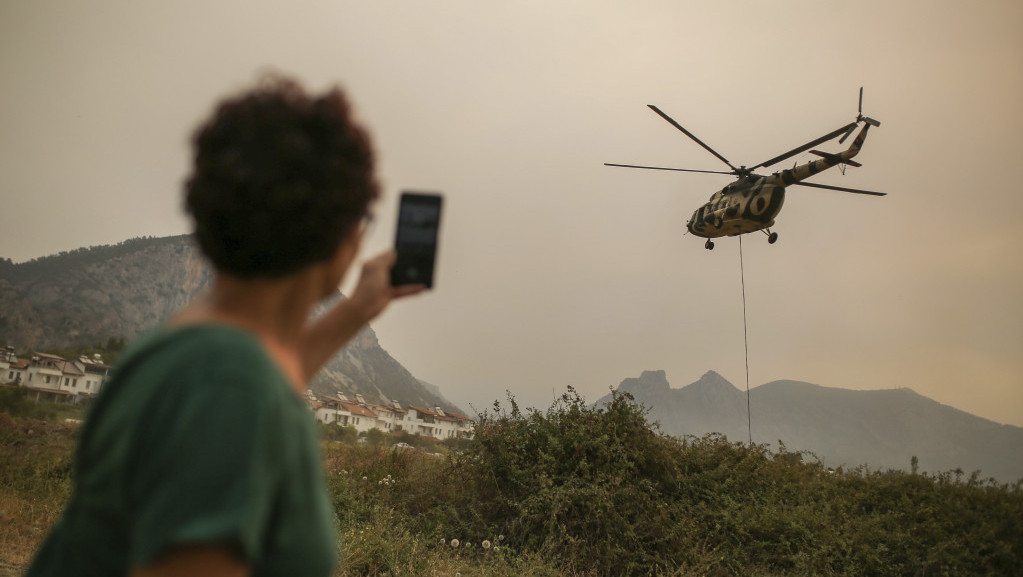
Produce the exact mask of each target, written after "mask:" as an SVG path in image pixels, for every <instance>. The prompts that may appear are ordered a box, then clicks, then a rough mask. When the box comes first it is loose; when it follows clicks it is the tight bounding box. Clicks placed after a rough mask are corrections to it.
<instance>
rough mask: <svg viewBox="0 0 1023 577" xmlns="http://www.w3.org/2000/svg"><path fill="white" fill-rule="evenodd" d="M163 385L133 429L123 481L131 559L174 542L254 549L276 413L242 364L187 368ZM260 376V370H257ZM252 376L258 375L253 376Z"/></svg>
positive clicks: (261, 524)
mask: <svg viewBox="0 0 1023 577" xmlns="http://www.w3.org/2000/svg"><path fill="white" fill-rule="evenodd" d="M183 376H185V377H186V378H184V379H182V380H181V381H178V382H174V383H169V384H168V389H169V390H168V391H167V392H166V394H161V395H159V396H158V397H157V399H158V400H159V402H158V404H159V406H155V407H151V412H152V413H154V414H153V418H152V419H147V420H146V425H145V426H144V427H142V428H141V429H140V430H139V431H138V435H139V438H138V439H136V442H137V444H136V447H137V449H136V455H135V457H136V458H135V459H134V463H133V464H132V465H131V466H130V467H129V469H128V473H127V478H126V479H125V486H126V490H127V492H128V495H127V497H128V503H129V507H130V509H131V511H130V513H129V514H130V516H131V518H132V527H131V537H130V539H131V545H130V547H131V554H130V562H131V563H132V565H133V566H139V565H146V564H148V563H151V562H153V561H155V560H157V559H158V558H159V556H160V555H162V554H164V553H166V552H168V551H170V550H171V549H173V548H174V547H175V546H181V545H196V544H202V545H224V546H226V547H230V548H232V549H234V550H236V551H237V552H238V553H239V554H240V555H241V556H242V557H243V558H244V559H245V560H246V561H248V562H250V563H251V562H254V561H255V560H257V559H258V558H259V557H260V555H261V554H262V546H263V543H264V542H265V535H266V531H267V527H268V525H269V521H270V518H271V516H272V514H273V505H274V498H275V497H274V496H275V493H276V492H275V487H276V486H277V485H278V483H279V478H280V473H279V472H277V469H278V468H279V465H278V463H280V457H281V455H280V450H281V449H280V444H279V443H277V442H275V441H276V440H278V439H279V438H280V436H281V435H283V434H285V432H284V431H281V430H280V423H279V417H278V416H277V415H278V413H276V412H275V410H274V408H275V407H274V404H273V402H271V400H270V399H268V398H267V397H266V395H265V394H260V387H259V386H253V379H259V378H260V376H259V375H254V374H252V371H251V370H246V369H244V368H235V369H229V368H223V367H217V368H216V369H213V370H208V371H205V372H203V371H197V370H193V371H191V375H183ZM264 378H265V377H264ZM257 382H258V381H257Z"/></svg>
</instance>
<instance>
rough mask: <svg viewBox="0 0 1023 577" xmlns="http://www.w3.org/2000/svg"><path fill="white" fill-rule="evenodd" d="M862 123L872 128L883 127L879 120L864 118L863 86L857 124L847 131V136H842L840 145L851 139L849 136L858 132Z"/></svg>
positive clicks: (839, 140) (839, 141)
mask: <svg viewBox="0 0 1023 577" xmlns="http://www.w3.org/2000/svg"><path fill="white" fill-rule="evenodd" d="M860 122H864V123H866V124H869V125H871V126H881V123H880V122H878V121H877V120H874V119H873V118H870V117H869V116H863V87H862V86H860V105H859V107H858V109H857V113H856V122H855V123H853V124H852V125H850V126H849V130H846V131H845V134H843V135H842V138H839V139H838V143H839V144H841V143H843V142H845V139H847V138H849V135H850V134H852V133H853V131H854V130H856V126H857V125H858V124H859V123H860Z"/></svg>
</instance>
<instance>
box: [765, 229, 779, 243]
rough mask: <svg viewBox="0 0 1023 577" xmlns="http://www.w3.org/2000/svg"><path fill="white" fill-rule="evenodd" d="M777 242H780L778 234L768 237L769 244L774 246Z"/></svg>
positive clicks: (774, 233)
mask: <svg viewBox="0 0 1023 577" xmlns="http://www.w3.org/2000/svg"><path fill="white" fill-rule="evenodd" d="M776 242H778V233H776V232H772V233H771V234H769V235H767V244H774V243H776Z"/></svg>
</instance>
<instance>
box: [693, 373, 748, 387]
mask: <svg viewBox="0 0 1023 577" xmlns="http://www.w3.org/2000/svg"><path fill="white" fill-rule="evenodd" d="M685 388H687V389H689V388H695V389H704V390H715V389H726V390H728V391H738V390H739V389H738V388H737V387H736V386H735V385H733V384H732V383H731V382H730V381H729V380H728V379H726V378H724V377H722V376H721V375H719V374H718V373H716V372H714V371H707V372H706V373H703V376H702V377H700V380H698V381H696V382H695V383H693V384H691V385H688V386H687V387H685Z"/></svg>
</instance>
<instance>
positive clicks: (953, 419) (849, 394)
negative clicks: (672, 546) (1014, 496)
mask: <svg viewBox="0 0 1023 577" xmlns="http://www.w3.org/2000/svg"><path fill="white" fill-rule="evenodd" d="M617 391H618V392H627V393H630V394H631V395H632V396H633V397H634V398H635V400H636V401H637V402H638V403H640V404H642V405H643V406H645V407H648V408H649V413H648V418H649V419H650V420H651V421H656V422H657V423H659V425H660V428H661V431H662V432H664V433H667V434H670V435H675V436H686V435H695V436H702V435H705V434H707V433H720V434H723V435H725V436H726V437H727V438H728V439H730V440H733V441H738V442H748V440H749V437H750V434H751V433H752V438H753V441H754V442H756V443H770V444H772V445H773V446H777V445H778V443H779V442H781V443H784V444H785V446H786V447H787V448H788V449H789V450H793V451H795V450H800V451H810V452H812V453H814V454H815V455H816V456H817V457H819V458H821V459H822V460H823V461H824V463H825V464H827V465H829V466H832V467H839V466H843V467H855V466H859V465H864V464H865V465H867V466H868V467H870V468H871V470H875V469H902V470H910V467H911V460H912V458H913V457H917V459H918V464H919V467H920V470H921V471H929V472H941V471H950V470H955V469H962V470H963V471H965V472H966V473H967V474H969V473H972V472H973V471H976V470H979V471H980V472H981V475H982V477H988V476H990V477H994V478H995V479H998V480H1000V481H1002V482H1015V481H1016V480H1019V479H1023V428H1021V427H1014V426H1011V425H1002V424H999V423H995V422H993V421H989V420H987V419H983V418H980V417H977V416H974V415H971V414H969V413H966V412H964V411H961V410H959V409H955V408H953V407H949V406H947V405H942V404H941V403H938V402H937V401H934V400H932V399H929V398H927V397H924V396H923V395H920V394H918V393H916V392H914V391H913V390H911V389H908V388H900V389H882V390H871V391H857V390H849V389H838V388H831V387H823V386H820V385H815V384H811V383H805V382H800V381H789V380H781V381H773V382H770V383H766V384H763V385H760V386H758V387H754V388H752V389H750V394H749V409H750V415H751V418H749V419H747V397H746V392H745V391H743V390H740V389H738V388H737V387H735V386H734V385H732V383H730V382H728V381H727V380H726V379H725V378H724V377H722V376H721V375H719V374H717V373H715V372H714V371H708V372H707V373H706V374H704V375H703V376H702V377H701V378H700V379H699V380H698V381H696V382H694V383H692V384H689V385H687V386H685V387H682V388H679V389H673V388H671V386H670V385H669V383H668V380H667V377H666V375H665V372H664V371H644V372H643V373H642V375H640V377H638V378H629V379H625V380H623V381H622V382H621V384H620V385H619V386H618V388H617ZM608 400H610V396H606V397H604V398H603V399H601V400H599V401H597V403H598V404H602V403H605V402H607V401H608Z"/></svg>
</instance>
